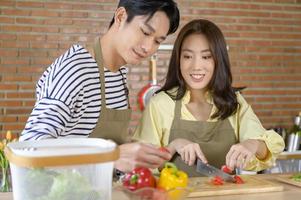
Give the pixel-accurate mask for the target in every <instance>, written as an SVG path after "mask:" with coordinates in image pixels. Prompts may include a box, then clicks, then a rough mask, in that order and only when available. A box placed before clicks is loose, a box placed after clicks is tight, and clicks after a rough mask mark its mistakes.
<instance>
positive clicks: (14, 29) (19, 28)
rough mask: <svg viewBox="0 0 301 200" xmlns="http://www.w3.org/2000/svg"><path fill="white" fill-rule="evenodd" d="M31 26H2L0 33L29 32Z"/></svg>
mask: <svg viewBox="0 0 301 200" xmlns="http://www.w3.org/2000/svg"><path fill="white" fill-rule="evenodd" d="M31 28H32V27H31V26H20V25H3V26H2V27H1V29H2V31H7V32H30V31H31Z"/></svg>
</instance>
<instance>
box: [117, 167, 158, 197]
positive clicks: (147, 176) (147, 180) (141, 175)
mask: <svg viewBox="0 0 301 200" xmlns="http://www.w3.org/2000/svg"><path fill="white" fill-rule="evenodd" d="M123 186H124V187H126V188H128V189H129V190H131V191H134V190H137V189H139V188H143V187H156V179H155V177H154V176H153V175H152V172H151V171H150V170H149V169H148V168H145V167H138V168H135V169H134V170H133V171H132V172H130V173H128V174H126V175H125V178H124V179H123Z"/></svg>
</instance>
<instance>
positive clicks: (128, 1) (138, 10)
mask: <svg viewBox="0 0 301 200" xmlns="http://www.w3.org/2000/svg"><path fill="white" fill-rule="evenodd" d="M119 7H124V8H125V10H126V12H127V15H128V18H127V20H126V21H127V22H128V23H129V22H131V21H132V20H133V18H134V17H135V16H141V15H146V16H149V19H150V18H152V16H153V15H154V14H155V13H156V12H157V11H162V12H164V13H165V14H166V15H167V17H168V18H169V22H170V26H169V30H168V33H167V35H169V34H171V33H174V32H176V30H177V29H178V26H179V20H180V13H179V9H178V7H177V3H176V2H174V1H173V0H120V1H119V4H118V8H119ZM113 24H114V17H113V19H112V21H111V23H110V26H109V27H111V26H112V25H113Z"/></svg>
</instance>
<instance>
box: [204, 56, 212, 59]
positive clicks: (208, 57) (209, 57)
mask: <svg viewBox="0 0 301 200" xmlns="http://www.w3.org/2000/svg"><path fill="white" fill-rule="evenodd" d="M211 58H212V56H211V55H209V56H203V59H205V60H208V59H211Z"/></svg>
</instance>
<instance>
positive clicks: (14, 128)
mask: <svg viewBox="0 0 301 200" xmlns="http://www.w3.org/2000/svg"><path fill="white" fill-rule="evenodd" d="M24 126H25V124H19V123H7V124H4V125H3V129H4V130H11V131H16V132H18V134H19V133H20V132H21V130H22V129H24ZM16 134H17V133H16Z"/></svg>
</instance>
